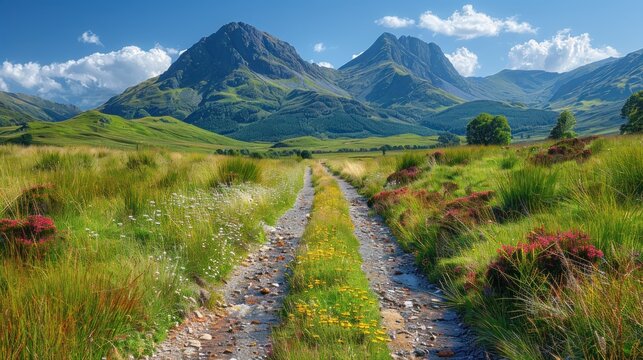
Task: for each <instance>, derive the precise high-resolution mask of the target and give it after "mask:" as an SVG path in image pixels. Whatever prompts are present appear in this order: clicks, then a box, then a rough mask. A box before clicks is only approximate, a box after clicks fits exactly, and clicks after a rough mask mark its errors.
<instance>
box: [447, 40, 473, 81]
mask: <svg viewBox="0 0 643 360" xmlns="http://www.w3.org/2000/svg"><path fill="white" fill-rule="evenodd" d="M444 55H445V56H446V57H447V59H449V61H450V62H451V64H453V67H454V68H455V69H456V70H458V72H459V73H460V75H462V76H471V75H473V74H474V73H475V71H476V70H477V69H478V68H480V65H478V55H476V54H475V53H473V52H472V51H470V50H469V49H467V48H466V47H461V48H458V49H456V50H455V51H454V52H453V53H451V54H444Z"/></svg>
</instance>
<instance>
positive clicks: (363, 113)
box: [98, 23, 643, 141]
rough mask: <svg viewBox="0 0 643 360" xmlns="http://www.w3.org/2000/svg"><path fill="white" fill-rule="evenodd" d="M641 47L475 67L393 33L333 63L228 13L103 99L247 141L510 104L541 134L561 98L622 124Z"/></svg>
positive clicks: (364, 132) (601, 125)
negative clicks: (549, 62)
mask: <svg viewBox="0 0 643 360" xmlns="http://www.w3.org/2000/svg"><path fill="white" fill-rule="evenodd" d="M642 54H643V50H640V51H637V52H634V53H631V54H629V55H627V56H625V57H623V58H618V59H615V58H610V59H605V60H601V61H598V62H595V63H592V64H588V65H585V66H582V67H579V68H577V69H575V70H572V71H569V72H566V73H552V72H546V71H539V70H535V71H531V70H503V71H501V72H499V73H497V74H494V75H491V76H487V77H470V78H466V77H463V76H461V75H460V74H459V73H458V72H457V71H456V70H455V68H454V67H453V65H452V64H451V62H450V61H449V60H448V58H447V57H446V56H445V54H444V53H443V52H442V50H441V49H440V47H439V46H438V45H437V44H435V43H426V42H424V41H422V40H420V39H417V38H414V37H410V36H401V37H396V36H394V35H392V34H389V33H384V34H382V35H381V36H380V37H379V38H378V39H377V40H376V41H375V42H374V43H373V44H372V45H371V46H370V47H369V48H368V49H367V50H366V51H364V52H363V53H362V54H361V55H359V56H357V57H356V58H354V59H353V60H351V61H349V62H348V63H347V64H345V65H344V66H342V67H340V68H339V69H338V70H334V69H327V68H323V67H320V66H317V65H315V64H312V63H309V62H307V61H305V60H303V59H302V58H301V57H300V56H299V55H298V54H297V52H296V50H295V49H294V48H293V47H292V46H291V45H289V44H288V43H286V42H284V41H281V40H279V39H277V38H276V37H274V36H272V35H270V34H268V33H265V32H263V31H260V30H258V29H256V28H254V27H252V26H250V25H248V24H244V23H230V24H227V25H225V26H223V27H221V28H220V29H219V30H218V31H217V32H216V33H214V34H212V35H210V36H208V37H205V38H203V39H201V40H200V41H199V42H197V43H196V44H194V45H193V46H192V47H190V48H189V49H188V50H187V51H185V52H184V53H183V54H182V55H181V56H180V57H179V59H178V60H177V61H176V62H175V63H173V64H172V65H171V66H170V68H169V69H168V70H167V71H166V72H165V73H163V74H161V75H160V76H158V77H155V78H152V79H148V80H147V81H144V82H142V83H140V84H138V85H136V86H133V87H131V88H129V89H127V90H126V91H125V92H123V93H122V94H120V95H118V96H115V97H113V98H111V99H110V100H109V101H108V102H107V103H105V104H104V105H102V106H101V107H100V108H99V109H98V110H100V111H102V112H105V113H109V114H115V115H119V116H122V117H124V118H128V119H132V118H141V117H146V116H172V117H175V118H177V119H180V120H183V121H185V122H187V123H189V124H193V125H196V126H198V127H200V128H203V129H207V130H211V131H214V132H216V133H219V134H223V135H226V136H230V137H232V138H236V139H240V140H246V141H254V140H264V141H278V140H282V139H285V138H289V137H297V136H307V135H312V136H317V137H321V138H323V137H347V136H348V137H366V136H372V135H377V136H387V135H393V134H400V133H416V134H422V135H426V134H433V133H435V131H436V130H450V131H454V132H457V133H462V132H463V131H464V129H465V127H466V119H470V118H471V117H473V116H475V115H477V113H476V112H478V113H479V112H489V113H494V114H504V115H506V116H507V117H508V118H509V121H510V123H511V125H512V127H513V128H514V129H516V130H517V129H520V131H522V132H524V133H525V134H527V133H528V132H533V133H534V134H536V133H538V134H541V133H543V132H544V131H545V127H550V126H551V125H552V122H551V119H552V115H553V114H554V113H553V112H554V111H555V112H559V111H561V110H562V109H571V110H572V111H574V112H575V114H576V116H577V119H578V125H577V130H579V131H580V132H581V133H593V132H603V131H615V130H616V128H617V127H618V125H619V124H620V123H621V122H622V120H621V119H620V118H619V112H618V109H619V107H620V106H622V103H623V102H624V101H625V99H626V98H627V97H628V96H629V95H630V94H631V93H633V92H634V91H636V90H637V89H641V87H642V85H641V84H642V81H641V80H642V79H641V77H642V75H641V74H642V68H643V58H642Z"/></svg>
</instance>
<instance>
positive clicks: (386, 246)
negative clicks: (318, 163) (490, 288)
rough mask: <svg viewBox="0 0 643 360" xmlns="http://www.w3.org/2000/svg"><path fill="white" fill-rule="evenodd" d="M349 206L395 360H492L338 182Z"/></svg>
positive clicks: (374, 218) (412, 263)
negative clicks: (440, 359)
mask: <svg viewBox="0 0 643 360" xmlns="http://www.w3.org/2000/svg"><path fill="white" fill-rule="evenodd" d="M335 178H336V179H337V181H338V183H339V185H340V188H341V189H342V192H343V193H344V197H345V198H346V200H347V201H348V202H349V204H350V216H351V219H352V221H353V224H354V225H355V235H356V236H357V238H358V239H359V241H360V253H361V255H362V258H363V265H362V269H363V270H364V272H365V273H366V275H367V277H368V279H369V282H370V285H371V288H372V289H373V290H374V291H375V293H377V295H378V296H379V300H380V308H381V313H382V319H383V320H382V321H383V325H384V327H385V328H386V329H387V330H388V332H389V335H391V336H392V338H393V341H391V343H390V344H389V348H390V349H391V354H392V356H393V357H394V358H395V359H429V358H430V359H435V358H450V359H488V358H489V355H487V354H486V353H485V352H484V351H483V350H481V349H480V348H479V347H477V346H476V345H475V339H474V337H473V335H472V334H471V333H470V331H469V330H468V329H467V328H466V326H464V325H463V324H462V322H461V320H460V318H459V316H458V314H457V313H456V312H455V311H454V310H452V309H450V308H448V307H447V306H446V302H445V299H444V298H443V296H442V292H441V290H440V289H439V288H438V287H437V286H436V285H434V284H431V283H429V281H428V280H427V279H426V277H425V276H424V275H423V274H421V273H420V272H419V271H418V269H417V267H416V266H415V261H414V258H413V255H411V254H407V253H405V252H404V251H403V250H402V249H401V248H400V246H399V245H398V244H397V242H396V240H395V237H394V236H393V234H392V233H391V231H390V229H389V228H388V227H387V226H386V224H385V223H384V221H383V219H382V218H381V217H380V216H370V215H369V208H368V205H367V201H366V199H365V198H364V197H363V196H361V195H359V194H358V193H357V190H356V189H355V188H354V187H353V186H351V185H350V184H349V183H347V182H346V181H344V180H343V179H341V178H339V177H337V176H336V177H335Z"/></svg>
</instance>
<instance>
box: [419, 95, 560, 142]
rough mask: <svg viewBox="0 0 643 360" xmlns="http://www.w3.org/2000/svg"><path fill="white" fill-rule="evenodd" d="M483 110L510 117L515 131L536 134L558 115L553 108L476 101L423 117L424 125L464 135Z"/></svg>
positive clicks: (551, 124) (509, 119)
mask: <svg viewBox="0 0 643 360" xmlns="http://www.w3.org/2000/svg"><path fill="white" fill-rule="evenodd" d="M482 112H486V113H490V114H493V115H504V116H506V117H507V120H508V121H509V125H510V126H511V131H512V133H513V134H520V133H533V132H534V131H537V130H541V131H542V130H543V128H544V129H546V130H549V129H550V128H551V127H552V126H553V125H554V124H555V123H556V118H557V116H558V113H556V112H553V111H547V110H537V109H530V108H527V107H525V106H520V105H512V104H508V103H503V102H498V101H490V100H476V101H470V102H467V103H464V104H460V105H456V106H453V107H450V108H449V109H447V110H444V111H441V112H439V113H437V114H435V115H431V116H428V117H426V118H425V119H424V120H422V124H423V125H425V126H427V127H430V128H432V129H439V130H444V131H449V132H452V133H455V134H464V133H465V131H466V127H467V124H468V123H469V121H471V119H473V118H474V117H476V116H477V115H478V114H480V113H482Z"/></svg>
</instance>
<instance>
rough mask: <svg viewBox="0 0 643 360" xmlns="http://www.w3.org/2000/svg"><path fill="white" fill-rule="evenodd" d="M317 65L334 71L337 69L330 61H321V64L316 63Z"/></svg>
mask: <svg viewBox="0 0 643 360" xmlns="http://www.w3.org/2000/svg"><path fill="white" fill-rule="evenodd" d="M315 64H317V65H319V66H321V67H325V68H329V69H334V68H335V67H334V66H333V64H331V63H329V62H328V61H320V62H318V63H315Z"/></svg>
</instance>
